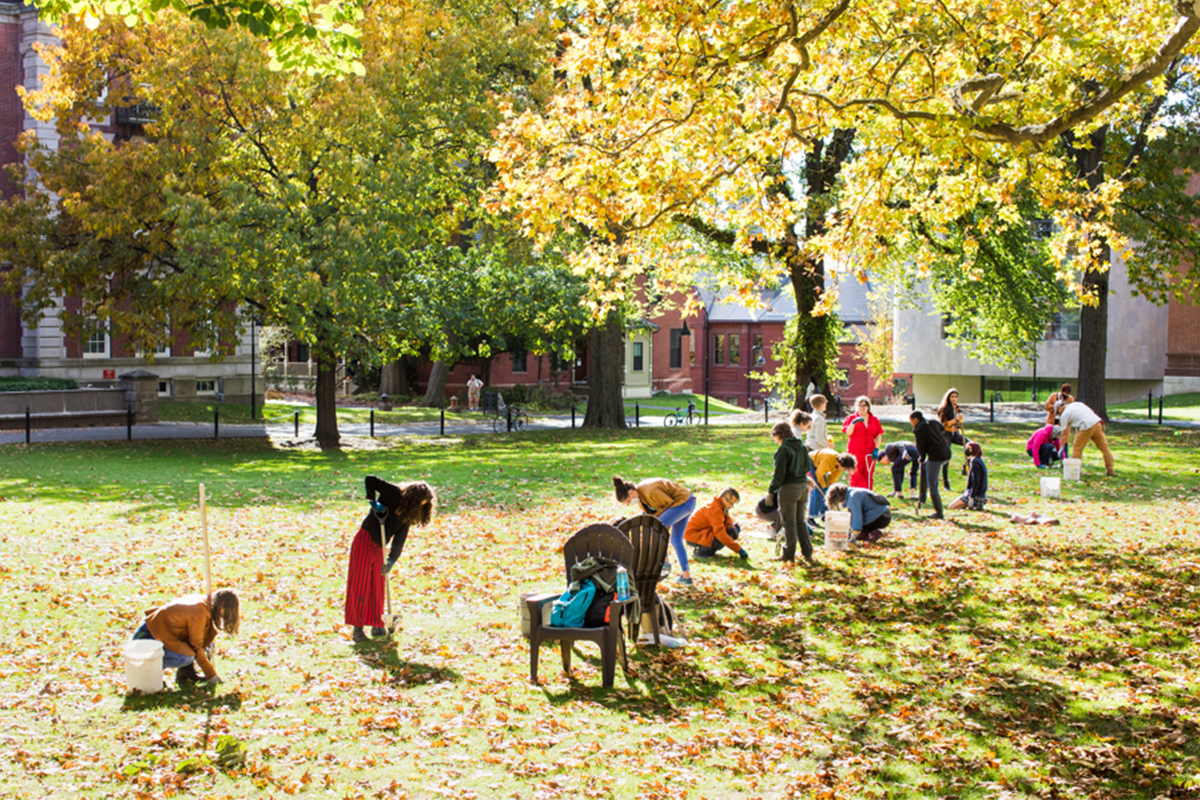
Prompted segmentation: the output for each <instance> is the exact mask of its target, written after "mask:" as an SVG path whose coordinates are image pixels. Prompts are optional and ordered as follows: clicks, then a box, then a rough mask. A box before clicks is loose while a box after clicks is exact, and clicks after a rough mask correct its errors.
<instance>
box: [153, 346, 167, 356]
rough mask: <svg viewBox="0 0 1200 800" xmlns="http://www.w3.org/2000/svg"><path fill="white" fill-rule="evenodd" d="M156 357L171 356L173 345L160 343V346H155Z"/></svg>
mask: <svg viewBox="0 0 1200 800" xmlns="http://www.w3.org/2000/svg"><path fill="white" fill-rule="evenodd" d="M154 357H155V358H170V357H171V345H169V344H160V345H159V346H158V347H156V348H154Z"/></svg>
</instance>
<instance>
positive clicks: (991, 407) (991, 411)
mask: <svg viewBox="0 0 1200 800" xmlns="http://www.w3.org/2000/svg"><path fill="white" fill-rule="evenodd" d="M995 421H996V395H992V396H991V398H989V399H988V422H995Z"/></svg>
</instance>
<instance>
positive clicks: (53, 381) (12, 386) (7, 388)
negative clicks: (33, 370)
mask: <svg viewBox="0 0 1200 800" xmlns="http://www.w3.org/2000/svg"><path fill="white" fill-rule="evenodd" d="M78 388H79V384H78V383H76V382H75V381H73V380H71V379H70V378H22V377H14V378H0V392H46V391H54V390H56V389H78Z"/></svg>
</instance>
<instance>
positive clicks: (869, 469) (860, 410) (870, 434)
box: [842, 397, 883, 491]
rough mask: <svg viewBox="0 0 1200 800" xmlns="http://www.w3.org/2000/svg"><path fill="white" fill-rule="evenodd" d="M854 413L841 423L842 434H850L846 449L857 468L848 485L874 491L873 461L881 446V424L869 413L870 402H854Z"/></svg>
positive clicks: (859, 399)
mask: <svg viewBox="0 0 1200 800" xmlns="http://www.w3.org/2000/svg"><path fill="white" fill-rule="evenodd" d="M854 407H855V410H856V412H855V413H854V414H851V415H850V416H848V417H846V421H845V422H843V423H842V433H848V434H850V443H849V444H848V445H846V449H847V450H849V451H850V454H851V455H853V456H854V458H855V461H857V467H856V468H855V470H854V473H853V474H852V475H851V476H850V485H851V486H855V487H859V488H862V489H870V490H872V491H874V490H875V461H876V460H877V459H878V458H879V448H880V446H881V445H882V444H883V423H881V422H880V421H879V417H877V416H875V415H874V414H872V413H871V401H870V400H868V399H867V398H866V397H860V398H858V399H857V400H856V401H855V402H854Z"/></svg>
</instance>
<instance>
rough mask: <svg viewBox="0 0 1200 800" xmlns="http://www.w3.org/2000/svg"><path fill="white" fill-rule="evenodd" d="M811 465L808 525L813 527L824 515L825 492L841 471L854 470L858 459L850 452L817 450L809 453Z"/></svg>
mask: <svg viewBox="0 0 1200 800" xmlns="http://www.w3.org/2000/svg"><path fill="white" fill-rule="evenodd" d="M809 455H810V456H811V458H812V462H813V466H812V469H811V470H809V473H808V477H810V478H812V481H813V484H815V485H814V486H813V487H812V488H810V489H809V492H808V527H810V528H815V527H816V526H817V521H818V520H819V519H823V518H824V516H825V508H826V505H825V492H826V490H827V489H829V487H830V486H832V485H833V484H834V483H836V482H837V480H838V478H840V477H842V471H843V470H846V471H849V472H850V473H853V472H854V469H855V467H857V466H858V459H856V458H855V457H854V456H853V455H851V454H850V453H839V452H837V451H836V450H830V449H828V448H827V449H825V450H818V451H816V452H815V453H810V454H809Z"/></svg>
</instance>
